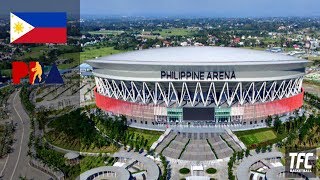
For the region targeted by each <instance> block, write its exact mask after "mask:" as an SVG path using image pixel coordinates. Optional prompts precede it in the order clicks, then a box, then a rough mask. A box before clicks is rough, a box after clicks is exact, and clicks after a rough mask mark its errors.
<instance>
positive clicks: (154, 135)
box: [127, 127, 163, 147]
mask: <svg viewBox="0 0 320 180" xmlns="http://www.w3.org/2000/svg"><path fill="white" fill-rule="evenodd" d="M127 131H128V133H130V134H131V133H135V135H136V136H137V135H140V137H142V136H143V137H144V139H148V144H147V146H150V147H151V146H152V144H153V142H155V141H157V140H158V139H159V137H160V136H161V135H162V134H163V132H161V131H150V130H144V129H136V128H132V127H129V128H128V130H127Z"/></svg>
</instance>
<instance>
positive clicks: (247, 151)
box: [245, 149, 250, 157]
mask: <svg viewBox="0 0 320 180" xmlns="http://www.w3.org/2000/svg"><path fill="white" fill-rule="evenodd" d="M245 154H246V157H248V156H249V154H250V150H249V149H246V153H245Z"/></svg>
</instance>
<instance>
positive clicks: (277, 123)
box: [273, 116, 282, 133]
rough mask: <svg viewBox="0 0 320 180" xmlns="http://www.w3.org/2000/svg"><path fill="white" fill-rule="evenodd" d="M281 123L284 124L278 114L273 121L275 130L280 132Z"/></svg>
mask: <svg viewBox="0 0 320 180" xmlns="http://www.w3.org/2000/svg"><path fill="white" fill-rule="evenodd" d="M281 125H282V121H281V120H280V118H279V116H276V118H275V120H274V122H273V127H274V130H275V131H276V132H277V133H279V130H280V128H281Z"/></svg>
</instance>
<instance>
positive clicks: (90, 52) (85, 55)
mask: <svg viewBox="0 0 320 180" xmlns="http://www.w3.org/2000/svg"><path fill="white" fill-rule="evenodd" d="M121 52H125V51H122V50H115V49H114V48H113V47H101V48H97V47H87V48H84V52H81V53H80V64H81V63H83V62H84V61H85V60H88V59H94V58H96V57H102V56H107V55H111V54H117V53H121Z"/></svg>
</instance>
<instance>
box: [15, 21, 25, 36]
mask: <svg viewBox="0 0 320 180" xmlns="http://www.w3.org/2000/svg"><path fill="white" fill-rule="evenodd" d="M23 28H24V27H23V24H22V23H21V22H17V23H15V24H14V27H13V29H14V32H16V33H18V34H19V33H21V32H22V31H23Z"/></svg>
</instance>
